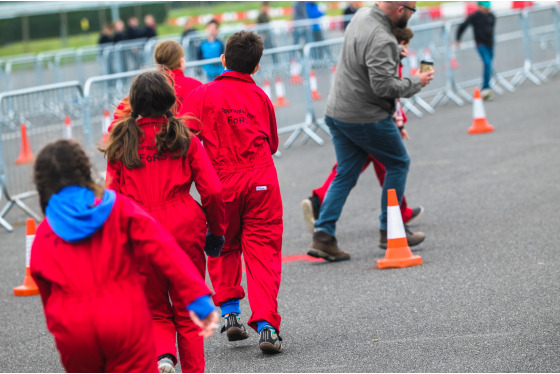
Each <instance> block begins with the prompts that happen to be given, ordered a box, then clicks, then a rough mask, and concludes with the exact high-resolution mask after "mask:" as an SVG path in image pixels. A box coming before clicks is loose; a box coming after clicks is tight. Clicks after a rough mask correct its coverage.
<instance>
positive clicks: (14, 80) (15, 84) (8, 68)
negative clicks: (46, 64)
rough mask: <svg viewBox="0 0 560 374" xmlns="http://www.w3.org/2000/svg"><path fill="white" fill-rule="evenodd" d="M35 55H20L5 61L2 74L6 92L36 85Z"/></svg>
mask: <svg viewBox="0 0 560 374" xmlns="http://www.w3.org/2000/svg"><path fill="white" fill-rule="evenodd" d="M36 60H37V57H36V56H35V55H31V54H28V55H21V56H16V57H13V58H8V59H6V60H5V65H4V72H5V74H6V79H5V81H6V85H5V88H6V91H12V90H16V89H21V88H27V87H32V86H36V85H37V78H36V75H35V74H33V72H34V69H35V62H36Z"/></svg>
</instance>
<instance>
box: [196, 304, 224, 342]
mask: <svg viewBox="0 0 560 374" xmlns="http://www.w3.org/2000/svg"><path fill="white" fill-rule="evenodd" d="M189 315H190V317H191V319H192V321H193V322H194V324H195V325H197V326H198V327H200V328H201V329H202V331H201V332H199V333H198V335H199V336H202V337H203V338H205V339H206V338H209V337H210V336H212V334H213V333H214V331H215V330H216V328H217V327H218V313H216V311H213V312H212V313H210V314H209V315H207V316H206V318H204V319H203V320H200V318H198V316H197V315H196V313H195V312H193V311H192V310H191V311H189Z"/></svg>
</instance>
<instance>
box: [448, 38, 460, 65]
mask: <svg viewBox="0 0 560 374" xmlns="http://www.w3.org/2000/svg"><path fill="white" fill-rule="evenodd" d="M450 62H451V69H453V70H457V69H459V63H458V62H457V47H456V46H455V44H452V45H451V61H450Z"/></svg>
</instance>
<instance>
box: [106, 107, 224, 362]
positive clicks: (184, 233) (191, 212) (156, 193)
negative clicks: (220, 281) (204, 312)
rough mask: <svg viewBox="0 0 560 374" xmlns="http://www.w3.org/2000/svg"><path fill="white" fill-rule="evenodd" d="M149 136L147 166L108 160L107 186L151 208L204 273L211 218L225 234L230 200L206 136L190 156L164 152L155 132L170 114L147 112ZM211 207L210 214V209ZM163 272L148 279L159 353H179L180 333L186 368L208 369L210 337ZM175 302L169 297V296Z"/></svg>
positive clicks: (194, 142)
mask: <svg viewBox="0 0 560 374" xmlns="http://www.w3.org/2000/svg"><path fill="white" fill-rule="evenodd" d="M136 123H137V124H138V126H139V127H140V128H141V129H142V130H143V132H144V136H143V137H141V139H140V140H141V141H140V142H139V146H138V155H139V156H140V159H141V160H142V161H143V162H144V166H143V167H140V168H136V169H128V168H126V167H125V166H124V164H122V162H120V161H117V162H114V163H110V162H108V163H107V182H106V186H107V187H108V188H111V189H113V190H115V191H117V192H120V193H122V194H124V195H126V196H129V197H131V198H132V199H134V200H135V201H136V202H138V203H139V204H140V205H142V206H143V207H144V208H145V209H146V210H147V211H148V212H149V213H151V214H152V215H153V216H154V217H155V218H156V219H157V220H158V221H159V222H160V223H161V225H162V226H163V227H164V228H165V229H167V231H169V233H171V235H173V237H174V238H175V239H176V240H177V243H178V244H179V247H180V248H181V249H183V250H184V251H185V252H186V253H187V254H188V255H189V257H190V258H191V260H192V261H193V263H194V264H195V266H196V268H197V270H198V273H199V274H200V275H201V276H202V277H204V275H205V269H206V260H205V255H204V243H205V241H206V231H207V226H206V221H207V220H208V229H209V230H210V232H211V233H212V234H214V235H218V236H221V235H224V233H225V224H224V202H223V199H222V186H221V183H220V181H219V179H218V177H217V176H216V172H215V171H214V169H213V168H212V164H211V163H210V160H209V159H208V156H207V154H206V152H205V151H204V148H203V147H202V144H200V140H199V139H198V138H197V137H196V136H193V137H192V139H191V142H190V146H189V151H188V153H187V157H186V158H184V159H181V158H172V157H171V155H170V154H163V155H158V154H157V149H156V146H155V141H154V138H155V134H156V132H158V131H159V130H160V127H161V125H162V124H164V123H167V118H142V119H139V120H137V121H136ZM193 181H194V183H195V185H196V189H197V190H198V192H199V194H200V197H201V202H202V208H201V207H200V205H199V204H198V203H197V202H196V201H195V200H194V199H193V197H192V196H191V195H190V193H189V191H190V188H191V185H192V183H193ZM205 213H206V214H205ZM172 286H173V285H172V284H169V282H167V280H166V279H165V278H164V277H162V276H161V274H159V273H157V272H154V274H153V276H152V277H151V278H150V279H149V280H148V282H147V284H146V293H147V295H148V302H149V305H150V308H151V310H152V314H153V320H154V333H155V338H156V348H157V356H158V357H159V356H160V355H163V354H166V353H171V354H173V355H174V356H175V352H176V348H175V335H176V333H177V334H178V343H179V355H180V359H181V368H182V370H183V371H185V372H203V371H204V342H203V339H202V337H200V336H198V331H199V329H198V327H196V326H195V324H194V323H193V322H192V320H191V319H190V317H189V315H188V312H187V311H186V310H185V309H184V308H178V307H177V306H176V305H175V304H176V302H175V301H176V300H177V293H176V291H175V290H174V288H173V287H172ZM168 294H169V296H170V297H171V301H172V302H173V306H172V305H171V304H170V303H169V296H168Z"/></svg>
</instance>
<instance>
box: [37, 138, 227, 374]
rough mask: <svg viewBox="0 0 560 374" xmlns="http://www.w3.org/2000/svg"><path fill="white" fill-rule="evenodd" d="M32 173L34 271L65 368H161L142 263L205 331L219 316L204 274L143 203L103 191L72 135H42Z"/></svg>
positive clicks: (92, 370) (94, 370) (205, 332)
mask: <svg viewBox="0 0 560 374" xmlns="http://www.w3.org/2000/svg"><path fill="white" fill-rule="evenodd" d="M34 179H35V184H36V185H37V190H38V192H39V200H40V204H41V209H42V210H43V213H45V216H46V218H45V219H44V220H43V221H42V222H41V224H40V225H39V227H38V229H37V235H36V237H35V240H34V242H33V247H32V256H31V275H32V276H33V279H34V280H35V282H36V283H37V286H38V287H39V291H40V293H41V299H42V302H43V308H44V312H45V317H46V321H47V326H48V328H49V331H50V332H51V333H52V334H53V335H54V338H55V342H56V346H57V348H58V351H59V352H60V356H61V360H62V365H63V366H64V368H65V369H66V371H68V372H89V373H102V372H125V373H130V372H157V370H158V368H157V360H156V346H155V341H154V336H153V329H152V322H151V316H150V310H149V308H148V303H147V301H146V295H145V293H144V290H143V285H142V284H141V280H140V277H139V274H138V273H137V269H138V267H137V265H138V263H148V264H150V265H151V266H153V267H154V268H157V269H158V271H160V272H161V273H162V274H163V276H164V277H165V278H166V279H168V281H169V282H170V283H172V284H173V286H174V288H175V289H176V291H177V295H178V298H177V303H178V305H177V307H178V308H182V309H185V307H186V308H188V309H189V310H190V311H191V313H193V312H194V313H196V314H195V315H193V317H194V318H195V320H197V323H200V320H202V323H201V324H200V325H201V327H202V328H203V332H202V333H203V335H204V336H209V335H210V334H211V333H212V331H213V329H214V328H215V326H217V322H218V315H217V313H216V312H215V308H214V306H213V305H212V302H211V299H210V294H211V292H210V290H209V289H208V287H207V286H206V284H205V283H204V278H203V277H201V276H200V274H199V273H198V272H197V271H196V269H195V267H194V265H193V263H192V262H191V260H190V259H189V257H188V256H187V255H186V254H185V253H184V252H183V251H182V250H181V249H179V247H178V246H177V243H176V242H175V240H174V239H173V237H171V235H169V234H168V233H167V231H165V230H164V229H163V227H161V226H160V224H159V223H158V222H156V220H154V219H153V218H152V217H151V216H150V215H149V214H148V213H146V211H145V210H144V209H142V208H140V207H139V206H138V205H137V204H136V203H134V202H133V201H132V200H130V199H129V198H127V197H124V196H122V195H119V194H116V193H115V192H114V191H110V190H103V188H102V187H101V186H98V185H96V184H95V183H94V182H93V179H92V178H91V163H90V161H89V159H88V158H87V156H86V154H85V152H84V150H83V149H82V148H81V147H80V145H79V144H78V143H76V142H74V141H71V140H59V141H57V142H55V143H51V144H48V145H47V146H46V147H45V148H43V150H42V151H41V152H40V153H39V155H38V156H37V160H36V162H35V166H34Z"/></svg>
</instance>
